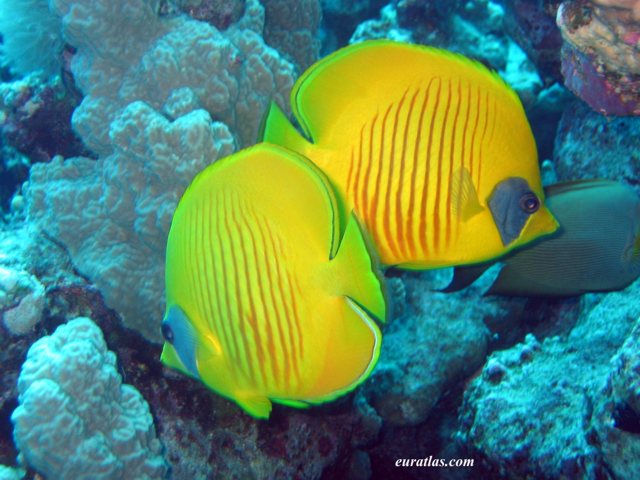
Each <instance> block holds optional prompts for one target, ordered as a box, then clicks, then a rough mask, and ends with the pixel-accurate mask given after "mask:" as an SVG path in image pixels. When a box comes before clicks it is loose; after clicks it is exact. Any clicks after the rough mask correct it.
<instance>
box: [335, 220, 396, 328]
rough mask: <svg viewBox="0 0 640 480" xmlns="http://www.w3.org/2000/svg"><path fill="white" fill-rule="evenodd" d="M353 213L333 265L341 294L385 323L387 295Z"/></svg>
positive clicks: (371, 250)
mask: <svg viewBox="0 0 640 480" xmlns="http://www.w3.org/2000/svg"><path fill="white" fill-rule="evenodd" d="M369 243H370V242H369V241H368V237H367V236H366V233H365V231H364V229H363V228H362V226H361V225H360V222H359V221H358V219H357V217H356V216H355V215H354V214H353V212H352V213H351V214H350V215H349V218H348V220H347V226H346V228H345V232H344V235H343V236H342V241H341V242H340V246H339V248H338V252H337V253H336V256H335V258H334V259H333V262H332V263H333V264H334V266H335V268H337V269H339V272H338V276H339V278H340V279H343V281H341V287H342V289H341V291H340V294H342V295H344V296H345V297H350V298H352V299H353V300H354V301H355V302H356V303H357V304H359V305H361V306H362V308H363V309H365V310H366V311H367V312H368V313H369V315H371V316H372V317H374V318H375V319H376V320H378V321H379V322H381V323H384V322H385V321H386V291H385V287H384V285H385V284H384V282H383V281H382V278H381V277H382V274H381V272H380V268H379V262H378V257H377V254H376V253H375V250H374V249H373V248H372V247H371V246H370V245H369Z"/></svg>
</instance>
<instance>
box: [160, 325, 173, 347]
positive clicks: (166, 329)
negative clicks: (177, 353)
mask: <svg viewBox="0 0 640 480" xmlns="http://www.w3.org/2000/svg"><path fill="white" fill-rule="evenodd" d="M161 330H162V336H163V337H164V339H165V340H166V341H167V342H169V343H173V340H174V338H175V336H174V335H173V329H172V328H171V325H169V324H168V323H167V322H162V327H161Z"/></svg>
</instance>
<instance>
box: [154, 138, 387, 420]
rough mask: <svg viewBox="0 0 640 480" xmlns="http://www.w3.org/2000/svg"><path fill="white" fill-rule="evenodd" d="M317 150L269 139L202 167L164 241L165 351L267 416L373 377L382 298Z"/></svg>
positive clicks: (358, 234) (166, 359)
mask: <svg viewBox="0 0 640 480" xmlns="http://www.w3.org/2000/svg"><path fill="white" fill-rule="evenodd" d="M342 210H343V206H342V205H341V204H340V202H339V201H338V199H337V198H336V196H335V194H334V191H333V188H332V186H331V185H330V183H329V181H328V180H327V178H326V177H325V175H324V174H323V173H322V172H321V171H319V170H318V168H317V167H316V166H315V165H313V164H312V163H311V162H310V161H309V160H307V159H305V158H303V157H302V156H300V155H298V154H296V153H294V152H291V151H288V150H285V149H283V148H281V147H277V146H273V145H268V144H261V145H258V146H255V147H252V148H249V149H246V150H243V151H240V152H238V153H236V154H234V155H232V156H230V157H227V158H225V159H222V160H220V161H218V162H216V163H214V164H212V165H210V166H209V167H207V168H206V169H205V170H203V171H202V172H201V173H200V174H198V176H197V177H196V178H195V179H194V181H193V182H192V184H191V185H190V186H189V188H188V189H187V191H186V192H185V194H184V195H183V197H182V199H181V200H180V203H179V204H178V207H177V209H176V211H175V214H174V217H173V220H172V224H171V230H170V233H169V237H168V243H167V256H166V272H165V273H166V279H165V281H166V314H165V317H164V320H163V322H162V333H163V336H164V338H165V343H164V347H163V351H162V356H161V360H162V362H163V363H165V364H166V365H168V366H170V367H173V368H175V369H178V370H180V371H182V372H183V373H185V374H186V375H190V376H192V377H195V378H197V379H199V380H201V381H202V382H203V383H204V384H205V385H207V386H208V387H209V388H210V389H212V390H214V391H215V392H217V393H219V394H220V395H223V396H225V397H227V398H230V399H232V400H234V401H235V402H236V403H238V404H239V405H240V406H241V407H242V408H243V409H244V410H246V411H247V412H248V413H249V414H251V415H253V416H254V417H258V418H267V417H268V416H269V414H270V412H271V402H272V401H274V402H278V403H282V404H285V405H290V406H296V407H304V406H308V405H309V404H318V403H322V402H327V401H330V400H333V399H335V398H336V397H338V396H340V395H342V394H344V393H346V392H348V391H350V390H352V389H353V388H355V387H356V386H357V385H358V384H360V383H361V382H362V381H363V380H365V379H366V378H367V376H368V375H369V373H370V372H371V370H372V369H373V367H374V365H375V363H376V361H377V359H378V356H379V352H380V345H381V334H380V329H379V327H378V325H377V324H376V322H377V321H380V322H383V321H384V319H385V308H386V307H385V296H384V294H383V286H382V283H381V279H380V278H379V276H378V270H377V268H376V261H375V259H374V257H372V256H371V255H370V252H369V249H368V246H367V243H366V239H365V236H364V234H363V232H362V230H361V227H360V225H359V223H358V220H357V219H356V217H355V216H354V215H353V214H345V213H344V212H342Z"/></svg>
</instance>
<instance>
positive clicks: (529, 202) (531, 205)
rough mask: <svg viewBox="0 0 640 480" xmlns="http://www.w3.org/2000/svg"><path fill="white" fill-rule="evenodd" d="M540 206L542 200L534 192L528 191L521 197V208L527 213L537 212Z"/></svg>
mask: <svg viewBox="0 0 640 480" xmlns="http://www.w3.org/2000/svg"><path fill="white" fill-rule="evenodd" d="M539 208H540V200H538V197H536V194H535V193H533V192H527V193H525V194H524V195H522V196H521V197H520V209H521V210H522V211H523V212H525V213H529V214H531V213H534V212H537V211H538V209H539Z"/></svg>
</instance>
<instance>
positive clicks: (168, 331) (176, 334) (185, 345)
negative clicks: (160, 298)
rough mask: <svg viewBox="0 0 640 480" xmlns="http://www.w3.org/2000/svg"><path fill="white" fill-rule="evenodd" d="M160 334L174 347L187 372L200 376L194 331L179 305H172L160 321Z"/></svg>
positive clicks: (196, 376)
mask: <svg viewBox="0 0 640 480" xmlns="http://www.w3.org/2000/svg"><path fill="white" fill-rule="evenodd" d="M162 334H163V335H164V337H165V341H166V342H168V343H170V344H171V345H172V346H173V348H174V349H175V351H176V353H177V354H178V357H179V358H180V361H181V362H182V364H183V365H184V367H185V369H186V370H187V372H188V373H189V374H191V375H192V376H193V377H195V378H200V374H199V373H198V367H197V363H196V338H197V337H196V331H195V329H194V328H193V325H192V324H191V322H190V321H189V317H187V315H186V314H185V313H184V311H183V310H182V309H181V308H180V307H178V306H176V305H173V306H172V307H171V308H170V309H169V311H168V312H167V315H166V317H165V318H164V320H163V321H162Z"/></svg>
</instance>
